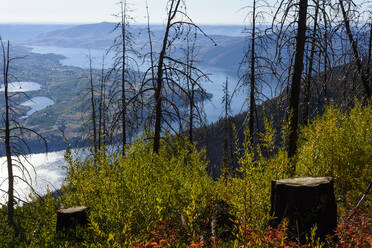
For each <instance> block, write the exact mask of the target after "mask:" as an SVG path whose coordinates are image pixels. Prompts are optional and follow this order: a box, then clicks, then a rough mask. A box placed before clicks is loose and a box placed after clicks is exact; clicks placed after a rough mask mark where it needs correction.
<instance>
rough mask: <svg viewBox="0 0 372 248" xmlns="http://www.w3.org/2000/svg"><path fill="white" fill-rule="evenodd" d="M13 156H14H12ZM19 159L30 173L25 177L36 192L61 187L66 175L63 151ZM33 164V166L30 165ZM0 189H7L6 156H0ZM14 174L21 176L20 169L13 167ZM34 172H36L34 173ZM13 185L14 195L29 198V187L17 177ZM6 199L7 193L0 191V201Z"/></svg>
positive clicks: (42, 192) (40, 192) (41, 192)
mask: <svg viewBox="0 0 372 248" xmlns="http://www.w3.org/2000/svg"><path fill="white" fill-rule="evenodd" d="M13 158H14V157H13ZM20 161H21V162H22V163H23V164H24V165H25V167H26V169H27V170H28V171H29V173H30V177H27V178H25V179H26V180H27V181H28V182H30V184H31V185H32V187H33V188H34V189H35V191H36V192H37V193H38V194H45V193H46V192H47V189H48V188H49V189H50V190H51V191H53V190H55V189H58V188H60V187H61V185H62V182H63V180H64V178H65V176H66V170H65V169H64V168H63V167H62V166H64V165H65V163H66V162H65V161H64V151H59V152H50V153H48V154H45V153H40V154H31V155H28V156H27V161H28V162H29V163H28V162H27V161H26V159H25V158H21V159H20ZM31 164H32V165H34V168H33V167H32V166H31ZM0 165H1V166H0V182H1V184H0V190H1V191H6V190H8V181H6V178H7V177H8V171H7V166H6V158H5V157H0ZM13 170H14V175H17V176H20V177H22V171H20V170H19V169H17V168H16V167H13ZM35 172H36V173H35ZM14 187H15V189H16V191H17V193H16V196H17V197H19V198H21V199H22V200H26V201H27V200H28V199H29V193H30V192H31V190H30V187H29V186H27V184H25V183H24V182H22V181H21V180H19V179H16V180H15V184H14ZM6 201H7V195H6V194H4V193H3V192H0V203H4V202H6Z"/></svg>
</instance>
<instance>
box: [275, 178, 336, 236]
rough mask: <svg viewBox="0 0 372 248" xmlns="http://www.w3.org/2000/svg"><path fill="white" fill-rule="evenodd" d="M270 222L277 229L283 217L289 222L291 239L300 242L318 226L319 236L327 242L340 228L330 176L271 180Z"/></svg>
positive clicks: (317, 233)
mask: <svg viewBox="0 0 372 248" xmlns="http://www.w3.org/2000/svg"><path fill="white" fill-rule="evenodd" d="M270 215H271V216H274V217H275V219H273V220H272V221H271V222H270V225H271V226H272V227H277V226H278V225H279V224H280V223H281V222H282V220H283V219H284V218H287V219H288V220H289V226H288V230H287V234H288V237H289V238H290V239H291V240H297V241H298V242H300V243H304V242H305V241H306V235H308V236H310V230H311V228H312V227H313V226H314V225H316V226H317V231H316V236H317V237H320V238H321V239H324V238H325V236H326V235H328V234H331V235H332V234H334V230H335V229H336V226H337V206H336V200H335V196H334V191H333V179H332V178H331V177H300V178H289V179H282V180H276V181H272V184H271V211H270Z"/></svg>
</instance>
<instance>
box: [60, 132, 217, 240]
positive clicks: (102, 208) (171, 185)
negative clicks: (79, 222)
mask: <svg viewBox="0 0 372 248" xmlns="http://www.w3.org/2000/svg"><path fill="white" fill-rule="evenodd" d="M170 139H171V138H168V140H167V141H164V144H163V145H162V146H161V147H162V148H161V150H160V151H159V154H154V153H152V144H151V143H149V142H147V141H145V140H144V139H143V138H141V139H137V140H135V142H134V144H133V145H132V146H131V147H130V148H129V150H128V154H127V155H126V156H125V157H117V156H113V157H107V156H105V155H104V154H103V153H102V152H101V153H99V154H97V155H96V156H95V157H94V158H93V159H87V160H85V161H78V160H77V161H72V160H71V159H69V161H70V168H69V171H68V175H67V181H68V185H67V187H66V188H65V192H67V193H66V194H65V203H66V204H67V206H74V205H85V206H88V207H89V208H90V214H89V219H90V223H91V230H92V232H93V233H94V235H93V236H92V238H93V243H94V244H97V245H100V244H104V243H106V244H107V245H109V246H111V245H114V244H132V243H134V242H138V241H141V240H144V239H145V238H146V236H148V235H149V234H150V231H152V230H154V229H155V228H156V225H157V224H159V222H162V221H167V222H169V223H172V225H173V226H174V227H175V228H178V229H182V232H183V233H185V237H184V238H185V239H186V240H187V239H192V238H193V236H195V234H196V233H200V232H201V228H202V226H201V224H200V222H198V221H199V219H201V218H207V216H204V214H205V213H206V209H208V207H209V204H210V202H212V201H213V199H214V197H215V194H214V190H213V185H214V183H213V181H212V179H211V178H210V177H209V176H208V175H207V173H206V165H207V162H206V161H205V159H204V158H205V155H204V152H199V151H197V150H196V148H195V145H192V144H189V143H188V142H187V141H186V140H181V141H179V140H177V141H174V140H173V141H170ZM182 232H179V233H182Z"/></svg>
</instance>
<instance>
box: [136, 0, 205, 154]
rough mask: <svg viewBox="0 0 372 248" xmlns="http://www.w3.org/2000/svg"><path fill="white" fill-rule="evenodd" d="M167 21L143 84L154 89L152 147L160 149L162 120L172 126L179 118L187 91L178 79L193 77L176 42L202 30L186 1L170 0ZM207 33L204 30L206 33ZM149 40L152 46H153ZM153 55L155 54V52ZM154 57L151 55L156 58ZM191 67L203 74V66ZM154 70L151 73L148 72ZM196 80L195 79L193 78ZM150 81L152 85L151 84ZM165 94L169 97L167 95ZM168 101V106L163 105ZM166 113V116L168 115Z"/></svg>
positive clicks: (156, 149) (155, 149) (155, 150)
mask: <svg viewBox="0 0 372 248" xmlns="http://www.w3.org/2000/svg"><path fill="white" fill-rule="evenodd" d="M167 12H168V15H167V21H166V25H165V31H164V35H163V38H162V42H161V48H160V52H159V54H158V55H157V59H156V60H155V59H154V60H153V61H152V62H153V64H151V65H150V68H149V69H148V70H147V71H146V72H145V76H144V78H145V79H144V80H143V81H144V83H143V87H144V88H147V89H152V90H153V91H154V101H155V102H154V106H155V107H154V115H155V125H154V145H153V151H154V152H155V153H158V152H159V148H160V135H161V131H162V124H163V122H165V123H166V124H167V126H168V128H170V129H171V130H174V128H173V127H172V121H175V120H177V119H178V121H180V119H181V115H180V111H179V108H178V106H177V104H176V102H175V101H176V100H177V99H179V98H180V96H181V94H182V93H184V92H185V91H184V89H183V87H182V85H181V84H180V83H179V80H180V79H182V78H183V77H186V78H190V77H188V76H187V73H186V72H185V71H184V70H183V68H184V66H185V62H183V61H181V60H180V59H178V58H177V57H176V56H174V55H173V54H175V50H176V47H175V43H176V42H177V41H180V40H181V38H182V37H185V36H187V35H188V34H189V33H190V30H191V29H192V28H196V29H197V30H198V32H201V33H202V34H204V33H203V31H202V30H201V29H200V28H199V27H198V26H197V25H196V24H194V23H193V22H192V20H191V19H190V17H189V16H188V15H187V13H186V6H185V1H181V0H169V1H168V2H167ZM204 35H205V34H204ZM151 43H152V42H151V41H150V47H151V49H152V48H153V46H152V44H151ZM150 56H154V54H153V53H151V54H150ZM153 58H154V57H152V59H153ZM190 68H191V70H193V71H197V72H198V73H201V74H203V72H202V71H201V70H199V69H198V68H196V67H195V66H191V67H190ZM149 73H151V74H152V76H153V77H152V76H150V77H149V76H148V74H149ZM191 80H194V79H191ZM149 83H153V85H150V87H149V86H148V84H149ZM165 95H166V97H164V96H165ZM164 104H166V105H167V108H163V105H164ZM165 117H167V118H165Z"/></svg>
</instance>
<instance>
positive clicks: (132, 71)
mask: <svg viewBox="0 0 372 248" xmlns="http://www.w3.org/2000/svg"><path fill="white" fill-rule="evenodd" d="M118 4H119V5H120V11H119V13H118V14H117V15H115V16H116V17H117V18H119V19H120V21H119V22H118V23H117V25H116V27H115V29H114V31H116V30H118V31H120V34H119V35H118V36H117V37H116V39H115V40H114V44H113V46H112V47H111V48H110V50H114V51H115V53H116V55H115V61H114V66H113V70H114V71H116V72H119V73H120V77H119V91H118V92H120V98H119V99H117V98H116V97H114V98H113V100H116V99H117V100H118V102H117V104H116V105H118V107H119V108H118V109H119V111H117V112H116V114H115V115H114V121H113V127H116V126H120V127H121V146H122V154H123V156H124V155H125V153H126V147H127V144H128V136H130V135H129V130H130V129H131V130H135V129H136V126H137V125H136V123H138V122H137V120H136V118H137V117H136V115H135V113H134V111H137V109H135V101H136V99H137V98H136V97H137V96H138V94H137V93H136V90H137V87H138V85H137V83H138V82H137V80H136V71H138V65H137V59H136V57H138V53H137V51H136V50H135V48H134V45H135V42H134V39H133V36H132V32H131V31H130V30H129V28H130V23H131V22H132V21H133V18H132V17H131V16H130V12H131V9H130V7H129V3H128V1H126V0H120V1H119V3H118ZM136 68H137V69H136ZM116 94H117V93H114V95H116ZM129 115H132V117H131V118H130V117H129ZM130 124H132V126H131V127H129V125H130ZM114 129H116V128H114ZM132 133H133V131H132Z"/></svg>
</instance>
